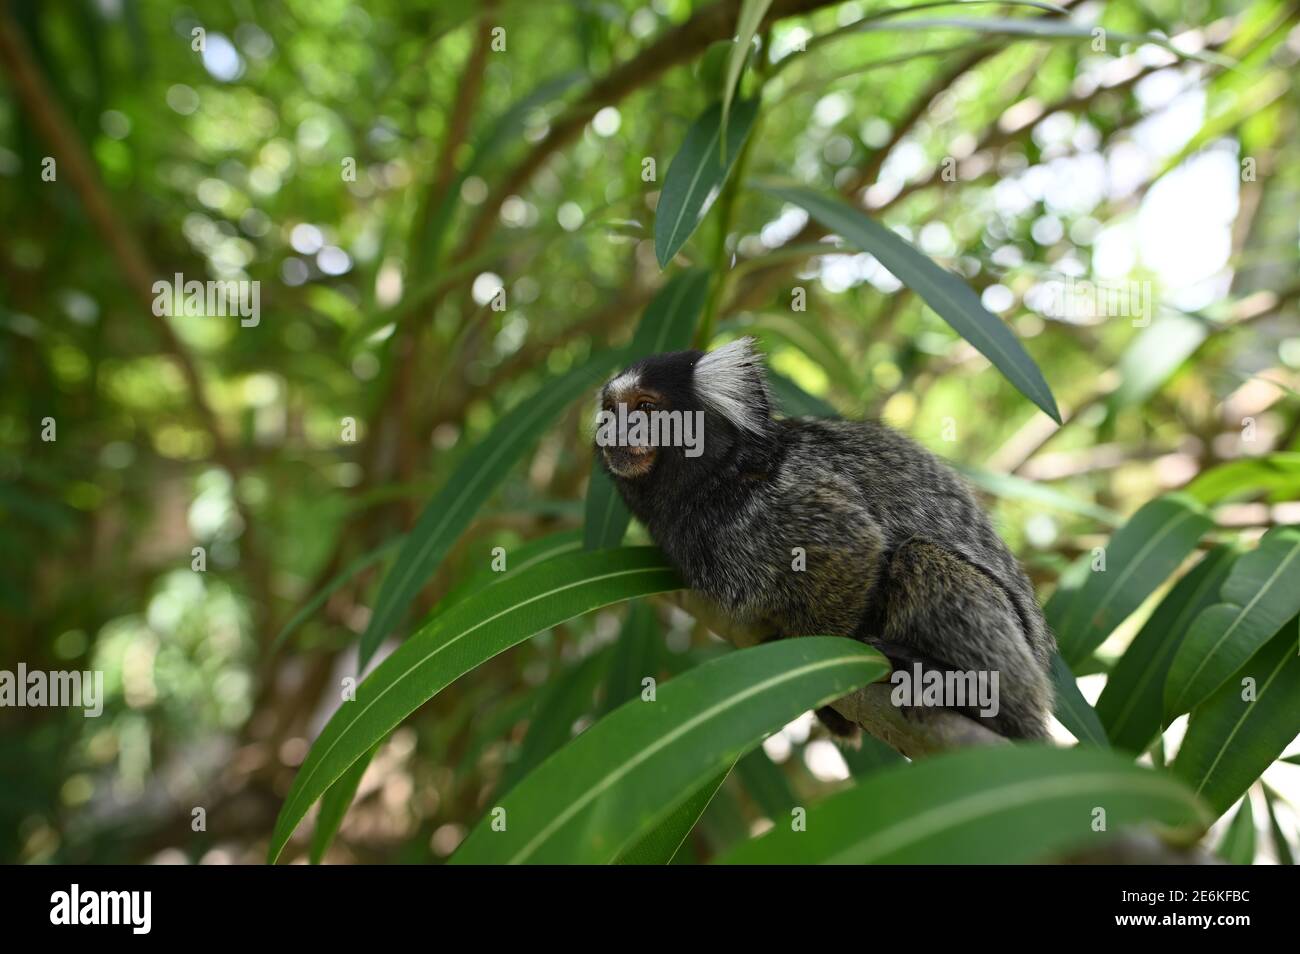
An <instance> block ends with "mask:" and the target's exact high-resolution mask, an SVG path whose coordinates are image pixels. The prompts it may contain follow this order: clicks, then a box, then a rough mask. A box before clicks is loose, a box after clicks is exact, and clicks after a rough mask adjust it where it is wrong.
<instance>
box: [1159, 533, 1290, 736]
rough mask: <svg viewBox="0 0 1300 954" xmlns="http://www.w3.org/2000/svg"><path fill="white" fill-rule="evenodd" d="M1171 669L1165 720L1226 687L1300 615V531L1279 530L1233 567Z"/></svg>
mask: <svg viewBox="0 0 1300 954" xmlns="http://www.w3.org/2000/svg"><path fill="white" fill-rule="evenodd" d="M1220 598H1221V602H1218V603H1216V604H1215V605H1213V606H1210V607H1207V608H1206V609H1205V610H1203V611H1202V612H1201V614H1200V615H1199V616H1197V618H1196V621H1195V622H1194V623H1192V628H1191V631H1190V632H1189V633H1188V634H1187V638H1186V639H1185V640H1183V642H1182V645H1181V646H1179V647H1178V652H1177V654H1176V655H1175V656H1174V659H1173V662H1172V663H1170V666H1169V675H1168V677H1167V679H1166V681H1165V712H1164V714H1165V722H1166V724H1167V723H1169V722H1171V721H1172V720H1173V719H1174V718H1175V717H1176V716H1178V715H1181V714H1182V713H1184V712H1187V711H1189V710H1190V709H1192V708H1193V707H1194V706H1196V705H1198V704H1199V703H1200V702H1202V701H1203V700H1205V699H1206V698H1208V697H1209V696H1210V695H1211V694H1212V693H1213V692H1214V690H1216V689H1217V688H1219V686H1221V685H1223V683H1224V681H1225V680H1226V679H1228V677H1229V676H1231V675H1232V674H1233V673H1234V672H1236V671H1237V670H1238V669H1239V668H1241V666H1242V665H1243V664H1244V663H1245V662H1246V660H1248V659H1249V658H1250V657H1251V656H1253V655H1254V654H1255V652H1256V651H1257V650H1259V648H1260V647H1261V646H1263V645H1264V644H1265V643H1267V642H1268V641H1269V639H1270V638H1271V637H1272V636H1273V635H1274V634H1275V633H1276V632H1277V631H1278V630H1279V629H1280V628H1281V627H1282V626H1283V625H1284V624H1285V623H1286V621H1287V620H1289V619H1290V618H1291V617H1292V616H1294V615H1295V614H1296V613H1300V529H1297V528H1295V527H1274V528H1273V529H1272V530H1269V531H1268V533H1266V534H1264V537H1263V539H1261V540H1260V542H1259V546H1258V547H1257V548H1256V549H1254V550H1252V551H1251V552H1249V553H1245V554H1242V555H1241V556H1240V557H1238V558H1237V560H1236V562H1235V563H1233V566H1232V571H1231V572H1230V573H1229V574H1228V578H1227V580H1225V581H1224V583H1223V587H1222V589H1221V591H1220Z"/></svg>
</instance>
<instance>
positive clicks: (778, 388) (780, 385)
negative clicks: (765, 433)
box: [767, 369, 839, 417]
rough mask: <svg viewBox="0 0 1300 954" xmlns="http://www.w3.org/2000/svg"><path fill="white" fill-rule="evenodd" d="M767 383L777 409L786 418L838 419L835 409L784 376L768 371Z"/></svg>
mask: <svg viewBox="0 0 1300 954" xmlns="http://www.w3.org/2000/svg"><path fill="white" fill-rule="evenodd" d="M767 383H768V385H769V386H770V387H771V389H772V397H773V398H775V399H776V405H777V407H778V408H779V409H780V411H781V412H782V413H783V414H785V415H786V416H787V417H839V414H837V413H836V411H835V408H833V407H831V406H830V405H829V404H827V403H826V402H825V401H823V400H822V399H821V398H819V397H815V396H814V395H811V394H809V393H808V392H807V391H805V390H804V389H803V388H801V387H799V385H797V384H795V383H794V382H793V381H791V380H790V379H789V378H787V377H786V376H785V375H784V374H778V373H777V372H775V371H773V370H771V369H768V372H767Z"/></svg>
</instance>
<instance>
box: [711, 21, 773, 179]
mask: <svg viewBox="0 0 1300 954" xmlns="http://www.w3.org/2000/svg"><path fill="white" fill-rule="evenodd" d="M770 6H772V0H744V2H743V3H742V4H741V5H740V16H739V17H737V18H736V38H735V40H733V41H732V44H731V50H730V52H729V53H728V54H727V70H726V73H724V74H723V78H722V132H723V135H722V136H721V137H720V139H721V142H720V146H721V149H722V161H723V162H726V161H727V152H728V150H727V136H726V131H727V121H728V119H730V117H731V101H732V100H733V99H734V98H735V96H736V87H737V85H738V84H739V83H740V73H741V71H742V70H743V69H744V68H745V60H747V59H749V50H750V47H751V46H753V43H754V34H756V33H757V32H758V28H759V25H760V24H762V22H763V17H764V16H766V15H767V10H768V8H769V7H770ZM735 154H736V153H735V151H734V150H732V151H731V155H733V156H734V155H735Z"/></svg>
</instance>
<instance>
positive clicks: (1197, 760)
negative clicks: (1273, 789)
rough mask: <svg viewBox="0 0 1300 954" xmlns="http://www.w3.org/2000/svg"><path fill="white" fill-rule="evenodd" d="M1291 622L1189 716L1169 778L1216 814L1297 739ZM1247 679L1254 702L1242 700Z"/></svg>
mask: <svg viewBox="0 0 1300 954" xmlns="http://www.w3.org/2000/svg"><path fill="white" fill-rule="evenodd" d="M1297 622H1300V621H1298V620H1292V621H1291V622H1290V623H1287V625H1285V626H1284V627H1282V630H1281V631H1280V632H1279V633H1278V634H1277V635H1276V636H1274V637H1273V639H1272V640H1270V641H1269V643H1268V645H1267V646H1265V647H1264V648H1263V649H1262V650H1260V651H1259V652H1258V653H1256V654H1255V655H1254V656H1252V657H1251V658H1250V660H1249V661H1248V662H1247V663H1246V665H1244V666H1242V668H1241V669H1240V670H1238V672H1237V673H1236V674H1235V675H1234V676H1233V678H1231V679H1229V680H1228V681H1227V682H1225V683H1224V684H1223V685H1222V686H1220V687H1219V688H1218V690H1216V691H1215V693H1214V695H1212V696H1210V698H1209V699H1207V700H1205V701H1204V702H1203V703H1201V704H1200V705H1199V706H1197V707H1196V709H1194V710H1193V711H1192V717H1191V721H1190V722H1189V723H1188V725H1187V734H1186V735H1185V736H1184V737H1183V744H1182V747H1181V748H1180V749H1179V750H1178V757H1177V758H1176V759H1175V760H1174V765H1173V770H1174V774H1175V775H1177V776H1179V777H1180V778H1183V779H1185V780H1186V781H1187V782H1188V784H1190V785H1192V786H1194V791H1195V792H1196V794H1197V795H1199V796H1200V797H1201V798H1202V799H1204V800H1205V801H1206V802H1207V803H1208V804H1209V805H1210V807H1211V808H1212V809H1214V810H1215V812H1216V814H1220V815H1221V814H1223V813H1224V812H1226V811H1227V810H1228V809H1229V808H1231V807H1232V805H1233V803H1234V802H1236V801H1237V799H1239V798H1240V797H1241V796H1242V795H1243V794H1244V793H1245V791H1246V790H1247V789H1248V788H1250V786H1251V785H1253V784H1254V783H1255V781H1256V779H1258V778H1259V777H1260V775H1261V774H1262V773H1263V772H1264V769H1266V768H1268V766H1269V765H1271V764H1272V763H1273V761H1274V760H1275V759H1276V758H1277V757H1278V756H1279V755H1281V754H1282V752H1283V751H1284V750H1285V749H1286V747H1287V746H1288V745H1289V744H1290V743H1291V740H1292V739H1294V738H1295V737H1296V735H1298V734H1300V706H1296V704H1295V700H1296V699H1300V655H1298V654H1297V652H1296V649H1297V646H1296V636H1297V625H1296V624H1297ZM1247 678H1249V679H1252V680H1253V681H1254V682H1253V685H1254V698H1253V699H1243V698H1242V696H1243V688H1244V687H1243V684H1242V680H1245V679H1247Z"/></svg>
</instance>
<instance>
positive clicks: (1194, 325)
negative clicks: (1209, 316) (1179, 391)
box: [1106, 312, 1211, 418]
mask: <svg viewBox="0 0 1300 954" xmlns="http://www.w3.org/2000/svg"><path fill="white" fill-rule="evenodd" d="M1149 317H1150V316H1149V315H1148V318H1149ZM1210 330H1211V325H1210V324H1209V322H1207V321H1204V320H1203V319H1199V318H1196V317H1194V316H1192V315H1185V314H1183V313H1181V312H1175V313H1171V314H1165V315H1161V316H1160V317H1159V318H1156V319H1155V320H1154V321H1152V322H1151V324H1149V325H1147V327H1145V328H1143V329H1142V331H1141V332H1140V333H1139V334H1138V335H1137V336H1136V337H1134V339H1133V340H1132V341H1131V342H1130V343H1129V345H1128V347H1126V348H1125V349H1124V353H1123V354H1121V355H1120V357H1119V361H1118V362H1117V363H1116V369H1117V370H1118V371H1119V376H1120V382H1119V386H1118V387H1117V388H1115V390H1114V391H1112V392H1111V393H1110V395H1109V397H1108V398H1107V401H1106V404H1107V408H1106V409H1107V413H1108V414H1109V415H1110V417H1112V418H1114V416H1115V415H1117V414H1119V413H1120V412H1122V411H1123V410H1125V409H1126V408H1130V407H1135V406H1137V405H1139V404H1141V403H1143V402H1144V401H1146V399H1147V398H1149V397H1150V396H1151V395H1153V394H1155V393H1156V392H1157V391H1159V390H1160V388H1161V387H1163V386H1164V384H1165V382H1166V381H1168V380H1169V379H1170V378H1171V377H1172V376H1173V374H1174V372H1176V371H1177V370H1178V369H1179V368H1180V367H1182V365H1183V362H1185V361H1186V360H1187V359H1188V358H1190V357H1191V356H1192V354H1193V353H1194V352H1195V351H1196V349H1197V348H1199V347H1200V346H1201V345H1202V344H1203V343H1204V342H1205V339H1206V338H1207V337H1209V334H1210Z"/></svg>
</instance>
